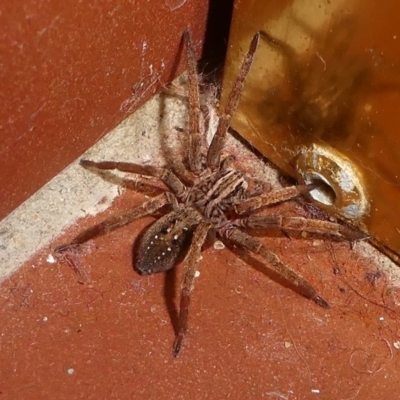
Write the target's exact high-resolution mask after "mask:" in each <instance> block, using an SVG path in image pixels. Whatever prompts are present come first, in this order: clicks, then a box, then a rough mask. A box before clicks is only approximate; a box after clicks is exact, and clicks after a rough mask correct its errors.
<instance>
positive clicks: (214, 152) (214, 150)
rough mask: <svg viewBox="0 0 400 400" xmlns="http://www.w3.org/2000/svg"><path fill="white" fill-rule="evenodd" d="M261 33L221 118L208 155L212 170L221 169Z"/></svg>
mask: <svg viewBox="0 0 400 400" xmlns="http://www.w3.org/2000/svg"><path fill="white" fill-rule="evenodd" d="M259 39H260V33H258V32H257V33H256V34H255V35H254V36H253V39H252V40H251V43H250V47H249V50H248V52H247V54H246V56H245V57H244V59H243V62H242V64H241V66H240V70H239V74H238V76H237V78H236V80H235V82H234V84H233V87H232V90H231V93H230V94H229V98H228V102H227V104H226V107H225V110H224V113H223V114H222V116H221V117H220V120H219V123H218V127H217V131H216V132H215V135H214V137H213V140H212V142H211V145H210V147H209V149H208V154H207V165H208V167H209V168H211V169H212V170H215V169H217V168H218V167H219V164H220V157H221V151H222V148H223V147H224V144H225V138H226V132H227V131H228V128H229V127H230V125H231V120H232V117H233V115H234V113H235V111H236V109H237V106H238V105H239V100H240V96H241V94H242V92H243V88H244V82H245V80H246V77H247V75H248V73H249V71H250V68H251V64H252V63H253V58H254V53H255V52H256V50H257V46H258V41H259Z"/></svg>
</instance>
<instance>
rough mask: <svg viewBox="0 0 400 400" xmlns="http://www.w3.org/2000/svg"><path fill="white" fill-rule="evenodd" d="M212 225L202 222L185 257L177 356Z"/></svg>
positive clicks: (175, 349)
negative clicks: (203, 251)
mask: <svg viewBox="0 0 400 400" xmlns="http://www.w3.org/2000/svg"><path fill="white" fill-rule="evenodd" d="M210 227H211V225H210V224H209V223H205V222H202V223H200V224H199V225H198V226H197V228H196V230H195V232H194V235H193V239H192V244H191V246H190V249H189V251H188V254H187V255H186V258H185V267H184V268H185V269H184V272H183V278H182V283H181V299H180V307H179V322H178V330H177V333H176V338H175V342H174V346H173V350H172V354H173V355H174V357H176V356H177V355H178V354H179V352H180V350H181V347H182V343H183V340H184V338H185V333H186V331H187V323H188V316H189V306H190V293H191V291H192V290H193V286H194V279H195V274H196V271H197V265H198V263H199V259H200V253H201V248H202V246H203V244H204V242H205V240H206V237H207V233H208V231H209V229H210Z"/></svg>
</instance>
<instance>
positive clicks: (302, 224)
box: [235, 215, 366, 240]
mask: <svg viewBox="0 0 400 400" xmlns="http://www.w3.org/2000/svg"><path fill="white" fill-rule="evenodd" d="M235 225H237V226H243V227H247V228H254V229H273V228H277V229H284V230H292V231H305V232H310V233H322V234H326V235H333V236H337V237H340V238H344V239H349V240H357V239H364V238H366V235H365V234H364V233H363V232H361V231H358V230H356V229H351V228H349V227H347V226H346V225H342V224H338V223H336V222H330V221H323V220H320V219H310V218H304V217H286V216H283V215H278V216H269V215H261V216H260V215H251V216H249V217H247V218H242V219H238V220H236V221H235Z"/></svg>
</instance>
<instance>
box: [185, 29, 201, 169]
mask: <svg viewBox="0 0 400 400" xmlns="http://www.w3.org/2000/svg"><path fill="white" fill-rule="evenodd" d="M183 39H184V41H185V45H186V60H187V68H188V92H189V150H188V166H189V169H190V171H192V172H193V173H195V174H199V173H200V172H201V170H202V165H201V142H202V136H201V133H200V114H201V110H200V94H199V77H198V75H197V63H196V57H195V55H194V49H193V43H192V38H191V36H190V33H189V31H188V30H185V32H184V33H183Z"/></svg>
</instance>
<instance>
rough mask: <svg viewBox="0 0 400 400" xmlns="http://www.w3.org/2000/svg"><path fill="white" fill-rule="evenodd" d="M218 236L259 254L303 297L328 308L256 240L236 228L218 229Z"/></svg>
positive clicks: (308, 286)
mask: <svg viewBox="0 0 400 400" xmlns="http://www.w3.org/2000/svg"><path fill="white" fill-rule="evenodd" d="M219 234H220V235H221V236H222V237H224V238H226V239H228V240H229V241H231V242H233V243H235V244H237V245H239V246H241V247H244V248H245V249H247V250H249V251H251V252H253V253H255V254H259V255H260V256H261V257H263V258H264V259H265V260H266V261H268V263H269V264H270V265H271V266H272V267H273V268H274V269H275V270H276V271H277V272H278V273H279V274H280V275H281V276H282V277H284V278H285V279H287V280H288V281H289V282H291V283H292V284H293V285H295V286H296V287H297V288H298V290H299V292H300V293H301V294H302V295H303V296H305V297H307V298H309V299H311V300H313V301H314V302H315V303H317V304H318V305H320V306H321V307H323V308H329V307H330V306H329V304H328V303H327V302H326V301H325V300H324V299H323V298H322V297H321V296H319V295H318V293H317V291H316V290H315V289H314V287H313V286H312V285H311V284H310V283H309V282H308V281H307V280H306V279H304V278H303V277H302V276H301V275H300V274H299V273H298V272H296V271H295V270H293V269H292V268H290V267H289V266H288V265H286V264H285V263H284V262H283V261H281V260H280V259H279V257H278V256H277V255H275V254H274V253H272V252H271V251H269V250H268V248H267V247H266V246H264V245H263V244H262V243H261V242H260V241H258V240H257V239H255V238H253V237H252V236H250V235H248V234H247V233H245V232H242V231H241V230H239V229H237V228H230V229H224V230H223V229H220V230H219Z"/></svg>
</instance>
